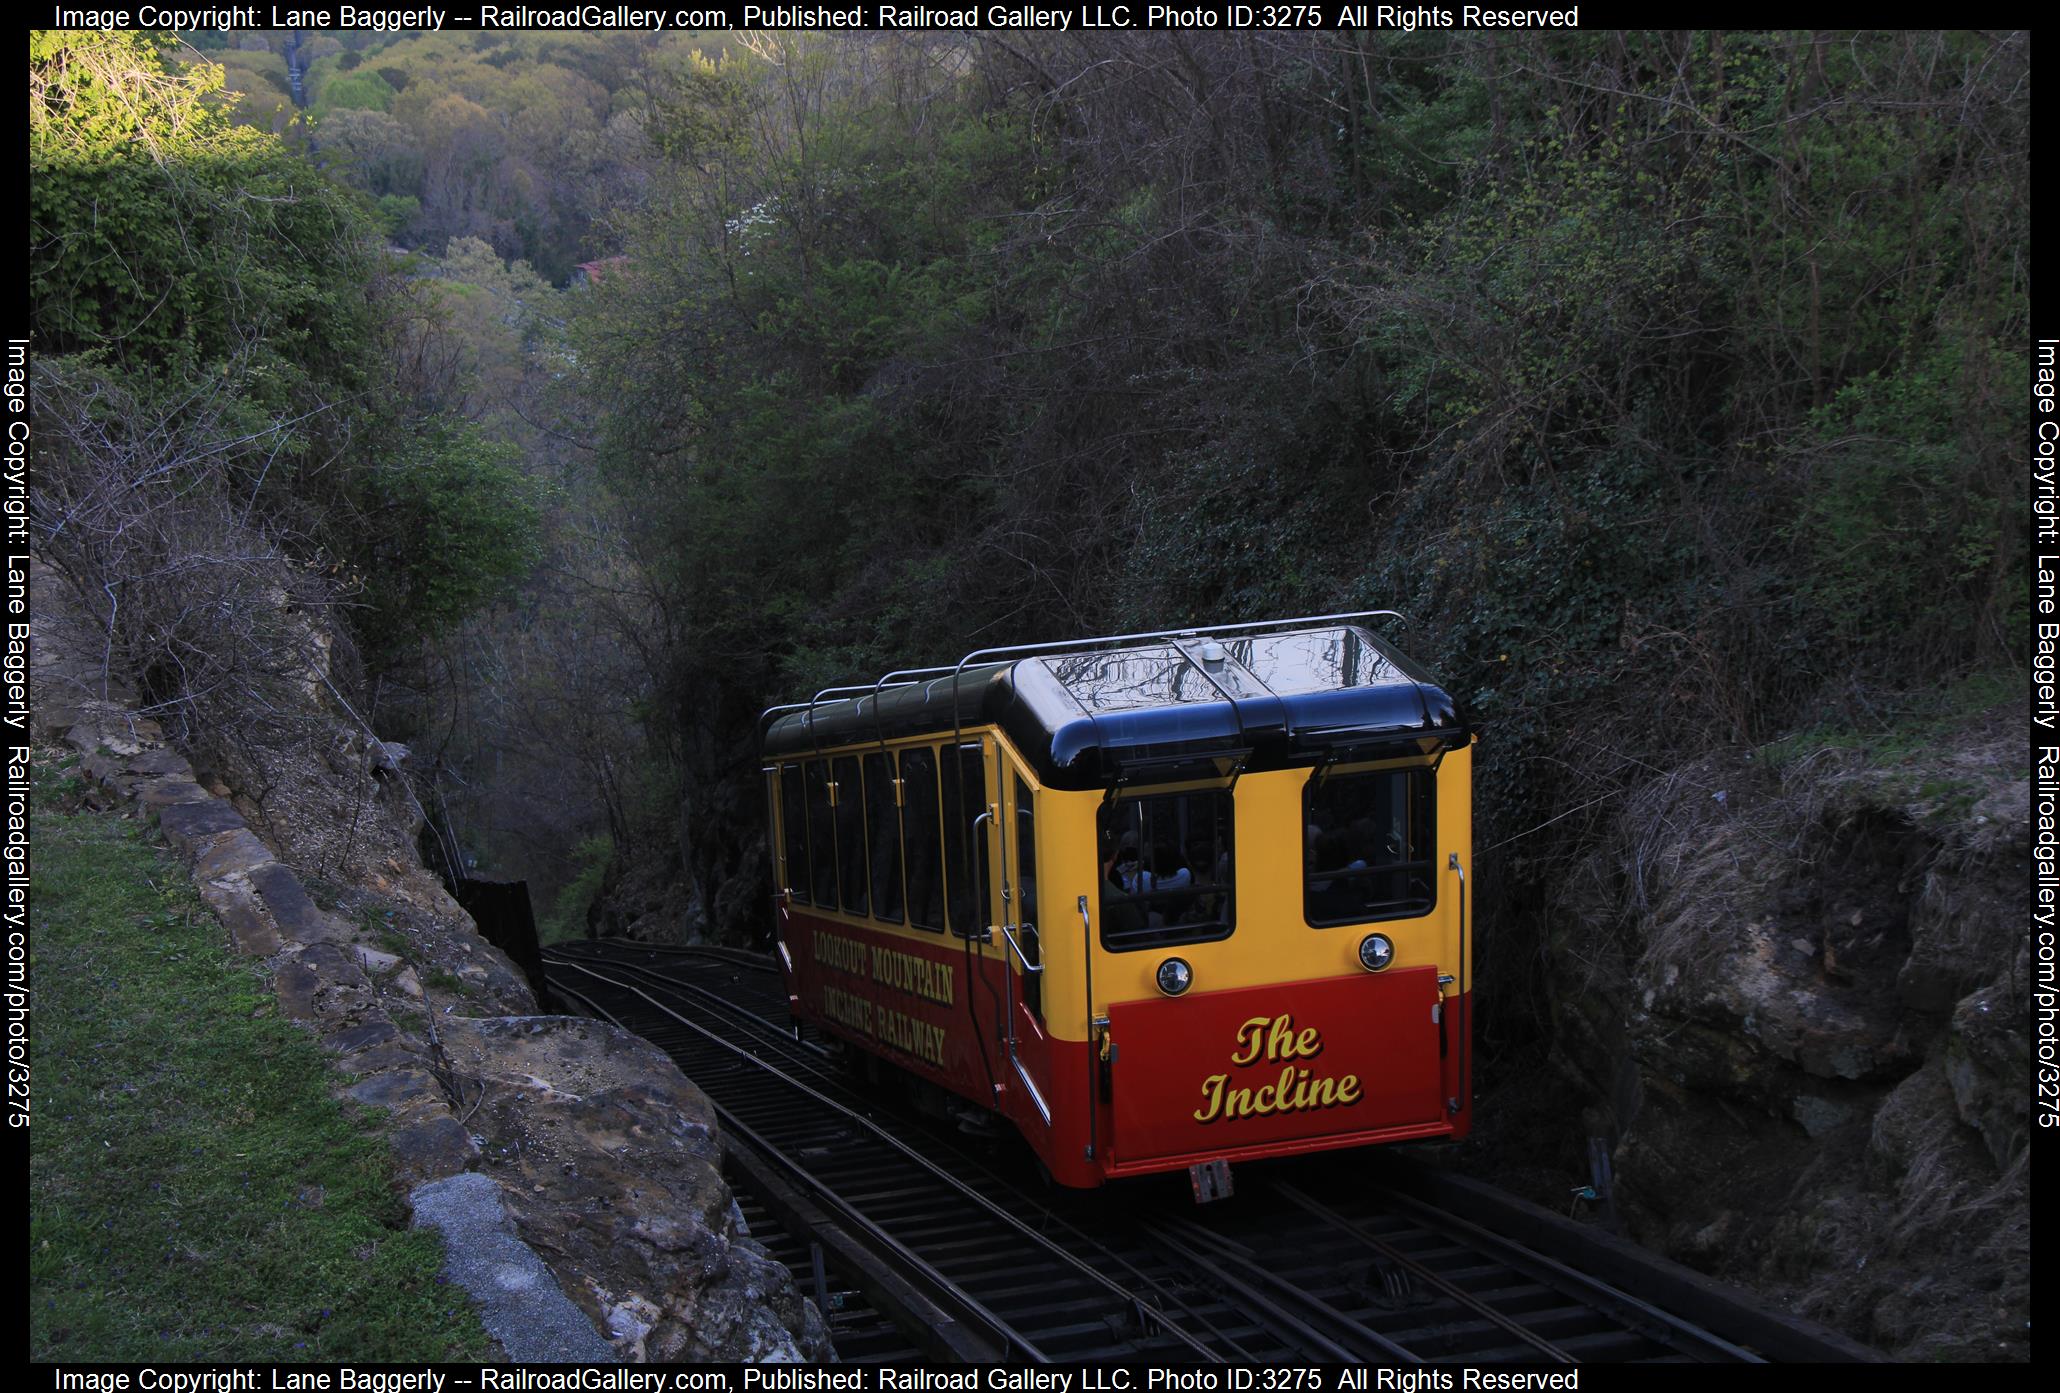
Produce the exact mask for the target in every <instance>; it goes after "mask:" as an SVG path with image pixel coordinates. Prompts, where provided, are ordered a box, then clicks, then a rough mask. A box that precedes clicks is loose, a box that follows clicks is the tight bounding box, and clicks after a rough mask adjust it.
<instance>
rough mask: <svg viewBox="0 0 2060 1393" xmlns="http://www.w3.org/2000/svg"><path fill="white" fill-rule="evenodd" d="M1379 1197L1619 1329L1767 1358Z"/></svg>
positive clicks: (1525, 1252)
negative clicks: (1551, 1287) (1601, 1317)
mask: <svg viewBox="0 0 2060 1393" xmlns="http://www.w3.org/2000/svg"><path fill="white" fill-rule="evenodd" d="M1381 1200H1382V1202H1383V1203H1385V1204H1390V1205H1393V1206H1394V1207H1395V1208H1396V1209H1397V1210H1399V1211H1401V1212H1404V1213H1407V1214H1408V1215H1410V1216H1411V1217H1412V1218H1414V1219H1415V1220H1416V1221H1417V1222H1418V1223H1420V1224H1422V1225H1424V1226H1425V1227H1426V1228H1429V1229H1431V1230H1433V1231H1434V1232H1441V1233H1444V1234H1447V1235H1449V1236H1450V1237H1453V1238H1455V1239H1458V1240H1459V1241H1461V1242H1463V1243H1465V1244H1466V1245H1468V1246H1469V1247H1471V1248H1473V1249H1474V1250H1475V1251H1477V1252H1479V1253H1481V1254H1482V1255H1483V1256H1485V1257H1492V1258H1494V1259H1496V1260H1497V1261H1499V1262H1502V1263H1505V1264H1507V1265H1508V1266H1510V1267H1511V1268H1514V1269H1515V1270H1516V1271H1518V1272H1522V1273H1525V1274H1527V1275H1529V1276H1532V1277H1534V1278H1536V1279H1538V1280H1540V1281H1544V1282H1546V1283H1548V1284H1549V1285H1551V1286H1553V1287H1555V1288H1556V1289H1558V1290H1559V1291H1562V1292H1564V1293H1566V1294H1567V1295H1568V1296H1572V1297H1574V1298H1575V1299H1576V1300H1578V1301H1580V1302H1582V1303H1583V1304H1584V1305H1587V1306H1589V1307H1591V1308H1593V1309H1594V1310H1596V1311H1599V1312H1601V1313H1602V1314H1604V1315H1606V1316H1608V1317H1609V1318H1610V1319H1612V1320H1614V1321H1616V1322H1617V1323H1618V1324H1619V1325H1622V1326H1623V1327H1624V1328H1625V1329H1627V1330H1630V1331H1633V1332H1634V1333H1637V1334H1640V1335H1643V1336H1645V1337H1646V1338H1647V1339H1649V1340H1653V1341H1655V1342H1656V1343H1658V1344H1662V1345H1666V1346H1667V1347H1669V1348H1671V1349H1676V1350H1679V1351H1681V1352H1682V1353H1683V1354H1687V1355H1689V1356H1691V1357H1693V1358H1695V1359H1698V1360H1701V1361H1703V1362H1706V1363H1741V1364H1764V1363H1766V1362H1767V1361H1766V1360H1765V1359H1763V1358H1761V1357H1760V1356H1759V1355H1757V1354H1755V1353H1753V1352H1752V1351H1751V1350H1749V1349H1746V1348H1745V1347H1744V1346H1742V1345H1737V1344H1733V1343H1732V1342H1731V1341H1729V1340H1726V1339H1724V1338H1723V1337H1722V1336H1719V1335H1716V1334H1714V1333H1712V1332H1711V1331H1709V1330H1706V1329H1704V1328H1703V1327H1702V1326H1700V1325H1696V1324H1694V1323H1693V1322H1691V1321H1687V1320H1684V1319H1682V1318H1681V1317H1680V1316H1676V1315H1671V1314H1669V1313H1668V1312H1666V1311H1663V1310H1661V1309H1660V1308H1659V1307H1657V1306H1654V1305H1652V1304H1651V1303H1650V1302H1647V1301H1642V1300H1640V1299H1639V1298H1638V1297H1635V1296H1633V1295H1631V1294H1630V1293H1629V1292H1627V1291H1624V1290H1622V1289H1621V1288H1619V1287H1614V1286H1611V1285H1610V1284H1609V1283H1607V1282H1604V1281H1601V1280H1600V1279H1598V1278H1595V1277H1590V1276H1588V1275H1587V1274H1586V1273H1584V1272H1581V1271H1579V1270H1577V1269H1575V1268H1572V1267H1569V1266H1567V1265H1566V1264H1565V1263H1563V1262H1561V1261H1559V1260H1558V1259H1557V1258H1553V1257H1549V1256H1547V1255H1546V1254H1544V1253H1541V1252H1538V1251H1537V1250H1536V1249H1534V1248H1527V1247H1525V1246H1524V1245H1523V1244H1520V1243H1518V1242H1516V1241H1515V1240H1513V1239H1508V1238H1504V1237H1503V1236H1502V1235H1500V1234H1498V1233H1496V1232H1494V1231H1493V1230H1492V1229H1486V1228H1483V1227H1481V1226H1480V1225H1479V1224H1476V1223H1473V1222H1472V1221H1470V1220H1467V1219H1462V1218H1460V1217H1459V1216H1458V1215H1456V1214H1452V1213H1449V1212H1447V1211H1446V1210H1443V1209H1439V1208H1437V1207H1436V1206H1435V1205H1430V1204H1426V1203H1424V1202H1423V1201H1422V1200H1420V1199H1417V1198H1415V1197H1414V1196H1412V1195H1404V1194H1398V1193H1396V1192H1394V1191H1393V1190H1384V1191H1383V1192H1382V1194H1381Z"/></svg>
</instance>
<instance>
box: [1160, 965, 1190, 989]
mask: <svg viewBox="0 0 2060 1393" xmlns="http://www.w3.org/2000/svg"><path fill="white" fill-rule="evenodd" d="M1194 981H1195V972H1194V969H1193V968H1191V967H1189V966H1188V965H1187V964H1186V963H1185V962H1183V961H1182V960H1180V959H1179V958H1168V959H1166V961H1164V962H1162V963H1160V964H1159V990H1160V991H1162V992H1164V993H1166V995H1168V996H1179V995H1180V994H1181V993H1182V992H1184V991H1186V990H1187V989H1188V988H1189V987H1191V986H1193V985H1194Z"/></svg>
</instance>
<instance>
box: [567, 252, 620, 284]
mask: <svg viewBox="0 0 2060 1393" xmlns="http://www.w3.org/2000/svg"><path fill="white" fill-rule="evenodd" d="M628 264H629V258H628V257H626V256H604V257H602V258H601V259H600V260H599V261H582V262H580V263H579V265H577V266H575V267H573V268H572V283H573V284H574V285H591V284H593V283H594V282H595V281H598V280H600V279H601V277H602V276H604V275H607V274H609V273H611V272H615V271H620V270H621V269H622V268H623V267H625V266H627V265H628Z"/></svg>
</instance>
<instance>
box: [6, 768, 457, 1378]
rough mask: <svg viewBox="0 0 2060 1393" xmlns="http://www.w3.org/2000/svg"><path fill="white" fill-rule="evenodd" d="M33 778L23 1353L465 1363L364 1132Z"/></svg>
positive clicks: (174, 913) (152, 896)
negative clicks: (32, 1068) (32, 1001)
mask: <svg viewBox="0 0 2060 1393" xmlns="http://www.w3.org/2000/svg"><path fill="white" fill-rule="evenodd" d="M37 774H38V780H37V787H36V809H35V812H34V818H33V826H34V835H35V843H34V845H35V871H34V886H35V901H34V910H33V919H32V923H33V927H34V937H33V940H32V962H33V966H34V971H35V979H34V981H35V988H36V992H37V1000H36V1010H35V1013H34V1015H33V1018H32V1028H33V1038H34V1044H35V1063H36V1065H37V1069H36V1085H37V1088H36V1098H35V1106H36V1111H35V1126H34V1130H33V1133H32V1136H31V1142H30V1157H29V1292H30V1295H29V1357H30V1358H31V1359H37V1360H110V1361H113V1360H123V1361H132V1360H151V1361H160V1362H161V1361H167V1360H195V1361H200V1360H250V1361H256V1360H293V1359H310V1360H332V1361H333V1360H345V1359H350V1360H359V1361H366V1360H392V1361H399V1362H407V1363H417V1362H422V1361H427V1360H445V1359H451V1360H464V1361H477V1360H480V1359H482V1358H485V1357H488V1355H489V1353H490V1351H491V1348H492V1347H491V1345H490V1344H489V1342H488V1340H487V1338H486V1336H485V1334H484V1332H483V1331H482V1330H481V1329H480V1326H479V1322H478V1319H477V1317H476V1316H475V1315H474V1314H473V1311H472V1308H471V1305H470V1303H469V1302H468V1301H467V1299H466V1298H465V1296H464V1295H463V1293H462V1292H461V1291H460V1290H459V1289H458V1288H456V1287H454V1286H448V1285H445V1284H444V1282H443V1281H442V1279H441V1278H440V1277H439V1276H438V1269H439V1267H440V1266H441V1265H442V1260H443V1251H442V1243H441V1240H439V1239H438V1238H437V1237H436V1236H435V1235H434V1234H431V1233H427V1232H421V1231H409V1230H407V1229H404V1228H401V1227H400V1225H402V1224H403V1223H405V1220H406V1211H405V1208H404V1206H403V1204H402V1202H401V1200H400V1197H399V1196H397V1195H396V1194H394V1193H393V1191H392V1190H391V1188H390V1185H389V1174H388V1162H387V1157H386V1145H385V1143H384V1141H383V1140H382V1139H380V1138H379V1137H378V1136H377V1135H376V1134H375V1133H373V1132H371V1131H370V1130H369V1129H368V1128H367V1127H366V1126H364V1125H362V1124H360V1123H357V1122H354V1121H352V1120H351V1119H350V1118H349V1117H347V1116H346V1115H345V1113H344V1111H343V1109H342V1107H341V1106H340V1105H339V1104H338V1103H337V1102H336V1101H335V1100H334V1099H333V1098H331V1097H330V1095H329V1093H328V1082H329V1080H330V1079H331V1078H332V1077H333V1075H332V1072H331V1070H330V1069H329V1067H328V1064H327V1062H326V1060H324V1059H323V1058H322V1055H321V1052H320V1050H319V1048H318V1047H317V1046H316V1044H315V1042H314V1041H313V1040H312V1039H310V1038H309V1037H308V1036H306V1035H305V1034H303V1033H302V1032H300V1031H299V1030H298V1029H296V1028H295V1027H294V1026H292V1025H291V1024H289V1023H288V1022H286V1021H285V1020H283V1019H281V1018H279V1017H278V1016H276V1015H275V1014H274V1004H273V998H272V993H271V991H270V989H269V987H268V986H266V985H265V983H264V982H263V981H262V980H261V978H260V977H259V976H258V975H257V974H256V973H255V972H254V971H253V970H252V969H251V968H250V967H249V966H248V965H246V964H244V963H242V962H239V961H237V960H235V959H233V958H231V957H230V955H229V954H228V953H227V951H226V950H225V949H224V947H223V946H222V945H223V943H224V941H225V937H224V934H223V932H222V930H221V928H220V927H219V926H218V925H217V924H216V923H215V921H214V919H213V917H212V916H211V915H210V914H209V913H208V912H207V909H206V906H205V905H203V904H202V903H201V901H200V899H199V898H198V896H197V895H195V894H194V892H193V890H192V887H191V886H190V884H189V883H188V881H187V879H186V875H185V872H184V871H183V869H181V868H180V867H179V866H178V865H176V864H175V863H174V862H172V861H171V860H170V859H169V858H167V857H166V856H164V855H163V854H162V853H160V852H158V851H155V850H153V849H152V848H151V847H149V846H147V845H145V844H144V843H143V842H142V841H141V840H140V837H139V834H138V831H137V829H136V827H135V825H134V824H133V823H129V822H127V821H124V820H121V819H117V818H112V817H105V816H98V815H92V814H83V815H67V814H64V813H61V812H55V811H52V810H51V808H52V805H53V804H55V803H56V802H58V801H59V800H61V799H62V798H63V796H64V794H63V792H62V790H61V787H60V785H61V784H62V782H63V776H62V774H61V773H60V772H59V771H57V770H56V769H54V768H52V767H50V766H47V765H39V766H38V771H37Z"/></svg>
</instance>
